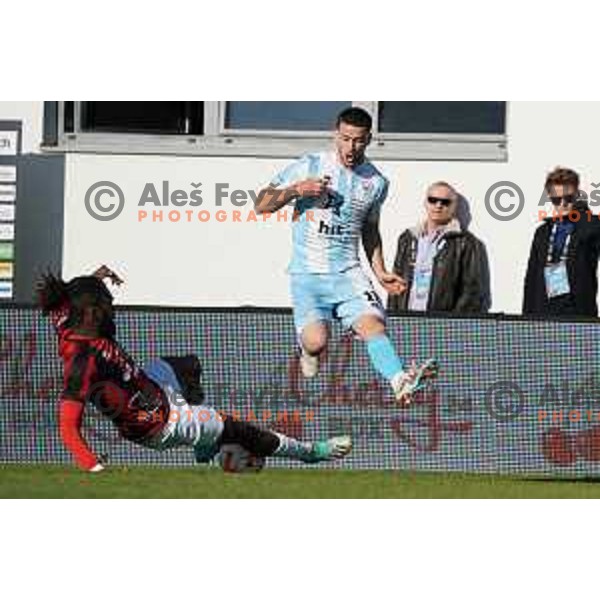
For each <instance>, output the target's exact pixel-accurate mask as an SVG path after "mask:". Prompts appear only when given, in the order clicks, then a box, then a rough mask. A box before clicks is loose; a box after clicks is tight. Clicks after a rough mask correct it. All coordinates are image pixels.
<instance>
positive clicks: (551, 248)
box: [546, 223, 572, 265]
mask: <svg viewBox="0 0 600 600" xmlns="http://www.w3.org/2000/svg"><path fill="white" fill-rule="evenodd" d="M557 229H558V223H555V224H554V225H553V226H552V230H551V231H550V240H549V241H548V255H547V257H546V264H547V265H550V264H552V262H553V261H552V256H553V255H554V240H555V239H556V230H557ZM571 235H572V234H571V232H569V233H568V234H567V237H566V239H565V245H564V246H563V250H562V252H561V255H560V260H559V261H558V262H565V261H566V260H567V255H568V253H569V246H570V245H571Z"/></svg>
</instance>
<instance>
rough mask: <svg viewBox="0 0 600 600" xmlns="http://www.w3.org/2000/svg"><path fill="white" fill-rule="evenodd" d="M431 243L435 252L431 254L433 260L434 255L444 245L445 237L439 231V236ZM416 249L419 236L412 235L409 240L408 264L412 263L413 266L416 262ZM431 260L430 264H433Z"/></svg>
mask: <svg viewBox="0 0 600 600" xmlns="http://www.w3.org/2000/svg"><path fill="white" fill-rule="evenodd" d="M432 245H433V246H434V247H435V252H434V254H433V260H435V257H436V256H437V255H438V254H439V252H440V251H441V250H442V249H443V248H444V246H445V245H446V239H445V237H444V233H443V232H442V233H440V234H439V237H438V238H437V239H436V240H434V241H433V242H432ZM418 250H419V238H418V237H413V238H412V240H411V244H410V265H412V266H413V267H414V266H415V265H416V264H417V253H418ZM433 260H432V264H433Z"/></svg>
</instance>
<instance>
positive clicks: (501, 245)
mask: <svg viewBox="0 0 600 600" xmlns="http://www.w3.org/2000/svg"><path fill="white" fill-rule="evenodd" d="M6 104H8V105H9V106H8V107H7V106H5V105H6ZM21 104H22V103H4V105H2V104H0V118H24V119H25V120H26V122H27V123H31V126H27V127H26V128H25V131H26V135H25V148H26V149H29V150H35V149H36V143H35V138H36V136H37V137H38V138H39V136H40V135H41V110H42V108H41V104H36V103H32V104H31V105H26V106H25V105H24V106H22V105H21ZM25 104H26V103H25ZM19 115H21V117H19ZM36 132H37V133H36ZM597 139H600V103H598V102H511V103H509V115H508V140H509V160H508V162H506V163H478V162H393V161H375V162H376V164H377V165H378V166H379V167H380V169H381V170H382V171H383V172H384V174H385V175H386V176H387V177H389V178H390V180H391V188H390V195H389V199H388V202H387V204H386V206H385V208H384V210H383V213H382V234H383V238H384V244H385V250H386V256H387V260H388V263H390V262H391V261H392V260H393V255H394V249H395V242H396V239H397V236H398V235H399V233H400V232H401V231H402V230H403V229H404V228H406V227H407V226H410V225H412V224H413V223H414V222H415V221H416V219H417V218H418V216H419V215H420V213H421V210H422V198H423V194H424V189H425V188H426V186H427V185H428V183H430V182H432V181H434V180H439V179H444V180H447V181H449V182H451V183H452V184H454V185H455V186H456V187H457V188H458V189H459V190H460V191H461V192H462V193H463V194H464V195H465V196H466V197H467V198H469V199H470V201H471V211H472V215H473V223H472V226H471V228H472V230H473V231H474V233H475V234H476V235H478V236H479V237H481V239H483V240H484V242H485V243H486V244H487V247H488V251H489V255H490V266H491V275H492V294H493V310H494V311H501V312H508V313H518V312H520V308H521V301H522V283H523V277H524V272H525V268H526V262H527V257H528V252H529V245H530V243H531V238H532V235H533V231H534V229H535V227H536V226H537V220H538V202H539V199H540V196H541V193H542V187H543V182H544V178H545V175H546V173H547V172H548V171H549V170H551V169H552V168H554V167H555V166H557V165H565V166H569V167H572V168H574V169H576V170H578V171H579V172H580V173H581V174H582V178H583V180H582V187H583V189H584V190H587V191H591V190H592V189H593V188H592V187H591V185H592V183H600V153H599V152H598V149H597V146H596V140H597ZM287 162H288V161H287V160H274V159H273V160H272V159H262V158H261V159H258V158H256V159H254V158H234V157H223V158H220V157H177V156H151V155H146V156H141V155H136V156H131V155H91V154H90V155H84V154H71V155H69V156H68V161H67V171H66V173H67V175H66V177H67V186H66V194H65V209H66V211H65V212H66V223H65V239H64V271H65V275H66V276H71V275H74V274H76V273H79V272H80V271H81V270H82V269H88V268H91V267H93V266H95V265H97V264H99V263H102V262H106V263H108V264H111V265H113V266H114V267H115V268H116V269H118V270H121V271H122V272H123V273H124V274H125V276H126V278H127V286H125V287H124V289H123V290H122V292H120V295H119V301H120V302H123V303H128V304H149V305H176V306H186V305H190V306H239V305H245V304H251V305H260V306H288V305H289V296H288V287H287V277H286V274H285V268H286V264H287V261H288V259H289V251H290V235H291V234H290V231H289V225H286V224H283V223H276V222H271V223H233V222H232V220H231V218H232V211H233V210H234V207H232V206H231V205H230V204H229V205H228V204H225V205H224V206H223V207H222V208H223V209H224V210H226V211H227V221H225V222H221V223H219V222H217V221H216V213H217V210H218V209H219V207H217V206H216V205H215V194H214V187H215V184H217V183H228V184H229V185H230V189H231V190H233V189H245V190H256V189H258V188H259V187H261V186H262V185H264V184H265V183H266V182H268V181H269V179H270V177H271V175H272V174H273V173H274V172H276V171H277V170H278V169H280V168H281V167H283V166H284V165H285V164H286V163H287ZM105 180H108V181H113V182H115V183H117V184H118V185H119V186H120V187H121V188H122V190H123V192H124V194H125V198H126V203H125V208H124V210H123V212H122V214H121V215H120V216H119V217H118V218H117V219H115V220H113V221H110V222H100V221H96V220H94V219H92V218H91V217H90V215H89V214H88V212H87V211H86V209H85V207H84V196H85V192H86V191H87V189H88V188H89V187H90V186H91V185H92V184H93V183H95V182H98V181H105ZM163 180H168V181H169V182H170V188H171V190H174V189H177V188H178V189H182V190H184V191H186V192H190V191H191V190H192V188H191V183H199V182H202V189H203V198H204V203H203V205H202V207H200V208H193V209H192V208H188V210H194V212H198V211H199V210H201V209H205V210H207V211H209V213H210V215H211V220H210V222H207V223H200V222H198V221H197V220H196V221H194V222H192V223H186V222H179V223H170V222H163V223H151V222H141V223H140V222H138V221H137V212H138V209H139V207H138V206H137V203H138V200H139V198H140V196H141V193H142V190H143V189H144V185H145V184H146V183H148V182H152V183H154V184H155V185H156V188H157V190H159V191H160V189H161V185H162V181H163ZM501 180H511V181H514V182H516V183H518V185H519V186H520V187H521V188H522V189H523V191H524V192H525V195H526V200H527V201H526V207H525V210H524V211H523V212H522V213H521V215H520V216H519V217H518V218H516V219H515V220H513V221H510V222H500V221H497V220H494V219H493V218H492V217H491V216H490V215H489V214H488V213H487V211H486V209H485V207H484V203H483V199H484V196H485V193H486V190H487V189H488V188H489V187H490V185H492V184H493V183H495V182H497V181H501ZM250 208H251V207H250V206H248V207H246V209H240V210H242V211H243V212H244V214H247V212H248V211H249V210H250ZM180 210H185V209H180ZM165 216H166V215H165ZM271 220H272V221H273V220H274V218H271Z"/></svg>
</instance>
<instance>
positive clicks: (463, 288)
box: [455, 235, 490, 313]
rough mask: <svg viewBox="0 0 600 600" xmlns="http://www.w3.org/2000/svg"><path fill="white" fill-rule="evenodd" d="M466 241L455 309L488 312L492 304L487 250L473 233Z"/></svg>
mask: <svg viewBox="0 0 600 600" xmlns="http://www.w3.org/2000/svg"><path fill="white" fill-rule="evenodd" d="M466 242H467V243H466V245H465V250H464V252H463V254H462V257H461V260H462V265H461V282H460V287H459V294H458V298H457V301H456V305H455V311H456V312H458V313H477V312H487V311H488V310H489V306H490V290H489V266H488V260H487V252H486V250H485V246H484V245H483V243H482V242H481V241H480V240H478V239H477V238H476V237H475V236H473V235H468V237H467V238H466Z"/></svg>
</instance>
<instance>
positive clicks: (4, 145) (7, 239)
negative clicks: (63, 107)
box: [0, 120, 22, 300]
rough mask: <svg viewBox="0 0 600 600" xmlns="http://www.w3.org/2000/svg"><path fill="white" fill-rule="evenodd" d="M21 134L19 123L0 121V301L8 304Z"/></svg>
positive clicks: (12, 268) (10, 287)
mask: <svg viewBox="0 0 600 600" xmlns="http://www.w3.org/2000/svg"><path fill="white" fill-rule="evenodd" d="M21 132H22V124H21V121H5V120H4V121H0V300H12V299H13V294H14V264H15V262H14V261H15V256H14V253H15V251H14V248H15V206H16V200H17V157H18V155H19V154H20V153H21Z"/></svg>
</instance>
